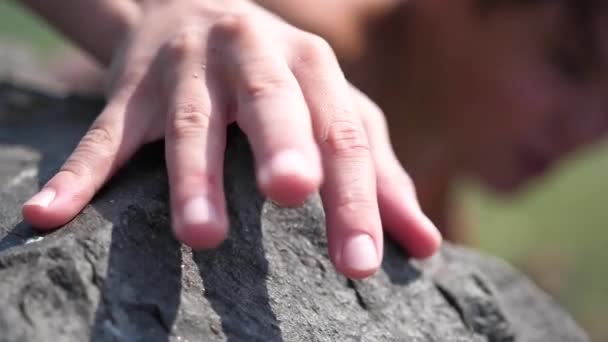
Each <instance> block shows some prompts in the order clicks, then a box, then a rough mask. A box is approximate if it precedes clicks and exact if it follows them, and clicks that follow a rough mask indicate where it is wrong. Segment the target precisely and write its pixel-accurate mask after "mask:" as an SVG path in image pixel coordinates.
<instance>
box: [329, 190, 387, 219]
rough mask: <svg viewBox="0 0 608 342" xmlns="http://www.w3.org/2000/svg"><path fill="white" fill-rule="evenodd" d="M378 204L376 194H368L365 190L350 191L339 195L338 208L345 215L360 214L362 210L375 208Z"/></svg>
mask: <svg viewBox="0 0 608 342" xmlns="http://www.w3.org/2000/svg"><path fill="white" fill-rule="evenodd" d="M377 205H378V204H377V201H376V198H375V197H374V196H369V195H367V196H366V194H365V193H363V192H355V191H349V192H345V193H342V194H340V196H338V198H337V203H336V208H337V210H338V211H341V212H342V214H343V215H347V216H358V215H360V214H361V212H362V211H366V210H373V209H374V208H375V207H377Z"/></svg>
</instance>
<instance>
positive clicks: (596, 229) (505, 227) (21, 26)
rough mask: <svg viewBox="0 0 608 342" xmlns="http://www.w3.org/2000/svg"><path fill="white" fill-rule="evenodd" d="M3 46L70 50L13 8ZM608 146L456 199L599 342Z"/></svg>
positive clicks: (1, 15)
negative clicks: (516, 184)
mask: <svg viewBox="0 0 608 342" xmlns="http://www.w3.org/2000/svg"><path fill="white" fill-rule="evenodd" d="M0 39H10V40H16V41H22V42H28V43H29V44H31V45H32V46H33V47H34V48H35V50H36V51H39V52H40V56H41V57H46V56H48V54H49V53H52V52H57V51H60V50H61V49H62V48H63V47H64V46H66V43H65V42H64V40H63V39H62V38H61V37H60V36H59V35H58V34H56V33H55V32H54V31H52V30H51V29H50V28H49V27H48V26H47V25H44V24H42V25H41V23H40V21H39V20H37V19H36V18H35V17H33V16H30V15H28V14H26V13H24V12H23V10H21V9H19V8H17V7H16V6H15V5H14V4H12V3H10V2H6V1H4V2H0ZM606 170H608V146H605V145H602V146H596V147H594V148H591V149H589V150H587V151H586V152H585V153H582V154H579V155H578V156H575V157H573V158H571V159H569V160H567V161H565V162H563V163H562V164H561V165H560V167H559V168H558V170H556V172H554V173H553V174H551V175H549V176H547V177H545V178H544V179H542V180H540V181H538V182H536V183H535V184H532V185H531V186H530V187H529V188H528V190H526V191H525V192H522V193H519V194H516V195H514V196H511V197H509V198H501V197H498V196H497V195H495V194H491V193H488V192H486V191H484V190H483V189H482V188H481V187H479V186H477V185H475V184H466V185H463V186H462V187H461V189H460V191H459V193H458V196H459V197H460V198H461V199H462V201H463V203H464V206H465V208H466V210H467V212H468V213H469V215H470V217H469V218H470V219H471V222H472V223H473V224H474V225H475V226H477V227H479V229H478V238H479V240H478V245H479V247H480V248H481V249H483V250H485V251H487V252H489V253H491V254H495V255H498V256H501V257H503V258H506V259H507V260H509V261H510V262H512V263H513V264H514V265H516V266H517V267H518V268H520V269H522V270H524V271H525V272H527V273H528V274H529V275H530V276H532V277H533V278H534V279H535V280H536V281H537V282H538V283H539V284H540V285H541V286H543V287H544V288H546V289H547V290H548V291H549V292H550V293H551V294H552V295H554V296H555V298H556V299H557V300H558V301H559V302H560V303H561V304H562V305H564V306H565V307H566V308H567V309H568V310H569V311H570V312H572V313H573V314H574V315H575V316H576V318H577V319H578V321H579V322H581V323H582V324H583V325H584V326H585V328H586V329H587V330H588V331H589V332H590V333H591V334H592V336H593V340H594V341H608V326H607V325H606V324H605V323H606V321H605V320H606V318H607V317H608V253H607V248H608V230H607V229H606V227H608V207H607V206H606V203H607V202H608V177H607V175H606V174H607V172H606Z"/></svg>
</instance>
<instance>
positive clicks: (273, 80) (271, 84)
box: [243, 74, 291, 99]
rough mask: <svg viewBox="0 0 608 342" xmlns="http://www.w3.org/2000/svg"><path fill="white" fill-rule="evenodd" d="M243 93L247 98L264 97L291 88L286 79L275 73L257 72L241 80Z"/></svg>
mask: <svg viewBox="0 0 608 342" xmlns="http://www.w3.org/2000/svg"><path fill="white" fill-rule="evenodd" d="M243 88H244V91H245V95H246V96H247V98H249V99H259V98H265V97H269V96H272V95H276V94H277V93H279V92H285V91H287V90H288V89H291V84H290V82H288V81H287V80H285V79H283V78H281V77H279V76H276V75H273V76H271V75H263V74H258V75H256V76H255V77H252V78H250V79H246V80H244V81H243Z"/></svg>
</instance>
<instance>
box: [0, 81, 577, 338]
mask: <svg viewBox="0 0 608 342" xmlns="http://www.w3.org/2000/svg"><path fill="white" fill-rule="evenodd" d="M101 105H102V103H101V102H99V101H90V100H84V99H78V98H60V97H53V96H50V95H47V94H41V93H37V92H35V91H32V90H26V89H21V88H17V87H14V86H11V85H8V84H0V341H2V342H5V341H11V342H12V341H67V342H71V341H146V342H149V341H229V342H237V341H338V342H343V341H344V342H346V341H370V342H371V341H412V342H416V341H480V342H481V341H488V342H509V341H535V342H536V341H537V342H557V341H568V342H578V341H587V340H588V339H587V337H586V335H585V334H584V332H582V331H581V330H580V328H578V326H577V325H576V324H575V323H574V322H573V321H572V319H571V318H570V317H569V316H568V315H567V314H566V313H564V312H563V311H562V310H561V309H560V308H559V307H558V306H556V304H554V302H553V301H552V300H551V299H550V298H549V297H548V296H546V295H545V294H544V293H543V292H541V291H540V290H538V289H537V288H536V287H535V286H534V285H533V284H532V283H530V282H529V281H528V280H526V279H525V278H524V277H523V276H521V275H520V274H518V273H517V272H516V271H514V270H513V269H512V268H511V267H509V266H507V265H506V264H505V263H503V262H501V261H499V260H496V259H493V258H490V257H487V256H483V255H479V254H477V253H474V252H471V251H469V250H466V249H463V248H458V247H452V246H445V247H444V248H443V250H442V252H441V253H440V254H439V255H437V256H436V257H434V258H432V259H430V260H428V261H425V262H413V261H412V262H410V261H408V259H407V258H406V257H405V256H404V255H403V254H401V252H399V250H398V249H397V248H395V247H394V246H392V245H391V244H390V243H389V244H388V245H387V248H386V254H385V259H384V263H383V265H382V270H381V271H380V272H379V273H378V274H377V275H376V276H374V277H373V278H372V279H369V280H366V281H350V280H347V279H345V278H344V277H342V276H340V275H338V274H336V272H335V271H334V269H333V267H332V265H331V263H330V261H329V259H328V256H327V252H326V241H325V232H324V229H325V227H324V223H323V220H324V218H323V211H322V209H321V207H320V205H319V201H318V199H316V198H315V199H312V200H310V201H309V202H308V203H307V204H306V205H305V206H303V207H301V208H298V209H280V208H277V207H276V206H274V205H273V204H272V203H270V202H267V201H265V200H264V198H263V197H261V196H260V194H259V193H258V192H257V190H256V186H255V182H254V177H253V174H252V169H251V163H252V160H251V156H250V152H249V149H248V146H247V143H246V140H245V138H244V137H243V136H242V135H241V134H240V132H239V131H238V130H237V129H236V128H233V127H232V128H230V129H229V130H230V134H229V135H230V142H229V146H228V148H227V154H226V161H225V167H226V177H225V178H226V181H225V188H226V194H227V201H228V203H229V211H230V219H231V234H230V238H229V240H228V241H227V242H226V243H224V244H223V245H222V246H221V248H219V249H218V250H215V251H211V252H194V253H193V252H192V251H191V250H189V249H188V248H185V247H182V246H180V244H178V243H177V242H176V241H175V240H174V239H173V238H172V235H171V233H170V226H169V221H170V220H169V212H168V206H167V197H168V187H167V180H166V174H165V171H164V164H163V159H162V156H163V150H162V146H161V145H151V146H148V147H146V148H144V149H143V150H142V151H141V153H140V154H139V155H138V157H136V158H135V159H134V160H133V161H132V162H131V163H130V165H129V166H127V167H126V168H125V169H124V170H123V171H122V172H121V173H120V174H119V175H118V176H117V177H116V178H115V179H114V180H113V181H112V182H111V183H110V184H109V185H108V186H107V187H106V188H105V190H104V191H103V192H102V193H101V194H99V195H98V196H97V197H96V199H95V200H94V202H93V203H92V204H91V205H89V206H88V207H87V208H86V209H85V210H84V211H83V212H82V213H81V214H80V215H79V216H78V217H77V218H76V219H75V220H73V221H72V222H71V223H69V224H68V225H66V226H65V227H64V228H63V229H61V230H58V231H56V232H54V233H51V234H48V235H39V234H37V233H36V232H35V231H33V230H32V229H31V228H30V227H29V226H28V225H27V224H25V223H24V222H23V221H22V218H21V215H20V205H21V203H22V202H23V201H25V200H26V199H27V198H28V197H29V196H30V195H32V194H33V193H34V192H35V191H36V190H37V189H38V188H39V187H40V185H42V184H43V183H44V182H45V181H46V180H47V179H48V178H49V177H50V176H51V175H52V174H53V172H54V171H55V170H57V168H58V167H59V166H60V165H61V163H62V161H63V160H64V159H65V158H66V157H67V156H68V154H69V152H70V151H71V149H72V148H73V146H74V145H75V144H76V142H77V141H78V139H79V137H80V136H81V135H82V134H83V132H84V131H85V130H86V128H87V126H88V125H89V124H90V122H91V120H92V119H93V118H94V116H95V114H96V113H97V112H98V111H99V109H100V106H101Z"/></svg>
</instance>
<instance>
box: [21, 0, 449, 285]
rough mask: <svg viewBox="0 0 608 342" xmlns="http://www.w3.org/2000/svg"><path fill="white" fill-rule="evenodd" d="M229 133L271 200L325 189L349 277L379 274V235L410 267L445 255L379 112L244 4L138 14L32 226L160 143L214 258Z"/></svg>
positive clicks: (309, 44) (151, 5)
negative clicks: (241, 144)
mask: <svg viewBox="0 0 608 342" xmlns="http://www.w3.org/2000/svg"><path fill="white" fill-rule="evenodd" d="M232 122H236V123H238V125H239V126H240V128H241V129H242V130H243V131H244V133H245V134H246V135H247V137H248V139H249V142H250V144H251V148H252V150H253V153H254V156H255V164H256V166H255V167H256V175H257V182H258V184H259V187H260V189H261V191H262V192H263V193H264V194H265V195H267V196H268V197H270V198H271V199H273V200H274V201H275V202H278V203H280V204H282V205H286V206H295V205H298V204H300V203H302V202H303V201H304V200H305V199H306V198H307V197H308V196H309V195H310V194H311V193H313V192H315V191H317V190H319V188H320V190H321V196H322V200H323V205H324V209H325V212H326V217H327V227H328V240H329V251H330V256H331V258H332V261H333V263H334V264H335V266H336V268H337V269H338V271H340V272H341V273H343V274H345V275H346V276H348V277H351V278H363V277H366V276H369V275H371V274H372V273H374V272H375V271H376V270H377V269H378V267H379V266H380V262H381V258H382V253H383V235H382V224H384V226H385V228H386V229H387V231H388V232H389V233H390V234H391V235H392V236H393V237H394V238H395V239H396V240H397V241H399V242H400V243H401V244H402V245H403V247H404V248H406V249H407V250H408V251H409V253H410V255H412V256H414V257H426V256H429V255H431V254H432V253H434V252H435V251H436V249H437V248H438V246H439V244H440V240H441V238H440V235H439V233H438V231H437V229H436V228H435V227H434V225H433V224H432V223H431V222H430V221H429V220H428V218H427V217H426V216H425V215H424V214H423V213H422V211H421V209H420V207H419V206H418V202H417V199H416V195H415V190H414V187H413V185H412V182H411V180H410V179H409V177H408V175H407V174H406V173H405V171H404V170H403V169H402V167H401V165H400V164H399V162H398V161H397V159H396V157H395V155H394V153H393V151H392V148H391V146H390V141H389V138H388V134H387V129H386V124H385V122H384V117H383V115H382V113H381V112H380V110H379V109H378V108H377V107H376V106H375V105H374V104H373V103H372V102H371V101H370V100H369V99H367V98H366V97H365V96H364V95H363V94H362V93H360V92H359V91H358V90H356V89H355V88H353V87H352V86H351V85H349V83H348V82H347V81H346V79H345V77H344V75H343V73H342V71H341V69H340V66H339V64H338V61H337V58H336V56H335V55H334V53H333V51H332V49H331V48H330V47H329V45H328V44H327V43H326V42H325V41H324V40H322V39H321V38H319V37H317V36H314V35H312V34H310V33H307V32H304V31H301V30H299V29H297V28H295V27H293V26H290V25H288V24H287V23H285V22H283V21H282V20H280V19H279V18H277V17H275V16H273V15H272V14H270V13H268V12H266V11H264V10H262V9H261V8H260V7H258V6H256V5H254V4H252V3H250V2H247V1H243V0H232V1H223V2H221V3H216V2H211V1H209V2H204V1H173V2H166V1H148V2H146V3H145V4H143V12H142V16H141V19H140V21H139V24H138V25H136V27H135V28H134V29H133V31H132V32H131V33H130V35H129V37H128V39H127V41H126V43H125V44H124V45H123V47H122V48H121V49H120V51H119V52H118V53H117V54H116V56H115V58H114V61H113V63H112V67H111V71H110V82H109V89H108V104H107V106H106V107H105V109H104V110H103V111H102V113H101V114H100V115H99V117H98V118H97V119H96V120H95V122H94V123H93V124H92V126H91V128H90V130H89V131H88V132H87V133H86V135H85V136H84V137H83V138H82V140H81V141H80V143H79V145H78V146H77V148H76V149H75V151H74V152H73V154H72V155H71V156H70V157H69V158H68V160H67V161H66V162H65V164H64V165H63V166H62V168H61V169H60V171H59V172H58V173H57V174H56V175H55V176H54V177H53V178H52V179H51V180H50V181H49V182H48V183H47V184H46V185H45V186H44V187H43V189H42V190H41V191H40V192H39V193H38V194H37V195H35V196H34V197H33V198H32V199H30V200H29V201H28V202H27V203H25V204H24V207H23V214H24V217H25V219H26V220H27V221H28V222H29V223H31V224H32V225H34V226H36V227H38V228H40V229H52V228H56V227H58V226H61V225H63V224H65V223H67V222H68V221H69V220H71V219H72V218H73V217H74V216H76V215H77V214H78V212H80V211H81V210H82V209H83V207H84V206H85V205H86V204H87V203H88V202H90V201H91V199H92V198H93V196H94V195H95V194H96V193H97V192H98V191H99V189H100V188H101V187H102V186H103V184H104V183H105V182H106V181H107V180H108V179H109V178H110V177H111V176H112V174H113V173H115V172H116V171H117V170H118V169H119V168H120V167H121V166H122V165H124V164H125V163H126V162H127V161H128V160H129V159H130V157H131V156H132V155H133V154H134V153H135V152H136V151H137V150H138V149H139V148H140V147H141V146H142V145H143V144H145V143H148V142H152V141H155V140H159V139H162V138H164V139H165V146H166V160H167V168H168V175H169V183H170V189H171V190H170V192H171V208H172V222H173V224H172V225H173V229H174V232H175V235H176V237H177V238H178V239H179V240H180V241H182V242H184V243H186V244H188V245H190V246H192V247H193V248H196V249H202V248H213V247H215V246H217V245H219V244H220V243H221V242H222V241H223V240H224V239H225V237H226V235H227V231H228V225H229V224H228V218H227V214H226V208H225V201H224V193H223V181H222V175H223V170H222V166H223V154H224V147H225V140H226V126H227V125H228V124H230V123H232Z"/></svg>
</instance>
